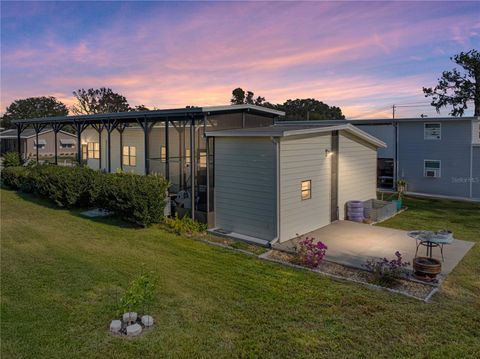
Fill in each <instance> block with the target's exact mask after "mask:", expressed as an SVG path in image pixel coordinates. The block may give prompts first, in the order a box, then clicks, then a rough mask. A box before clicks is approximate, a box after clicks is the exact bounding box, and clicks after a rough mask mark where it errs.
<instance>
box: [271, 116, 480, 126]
mask: <svg viewBox="0 0 480 359" xmlns="http://www.w3.org/2000/svg"><path fill="white" fill-rule="evenodd" d="M476 120H480V117H478V116H469V117H424V118H421V117H410V118H395V119H391V118H390V119H389V118H379V119H364V120H355V119H351V120H315V121H289V120H288V119H287V120H280V121H277V123H279V124H282V125H310V126H316V125H318V124H328V125H336V124H342V123H345V122H348V123H351V124H354V125H390V124H393V123H401V122H447V121H451V122H456V121H476Z"/></svg>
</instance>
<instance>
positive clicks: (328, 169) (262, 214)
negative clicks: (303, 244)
mask: <svg viewBox="0 0 480 359" xmlns="http://www.w3.org/2000/svg"><path fill="white" fill-rule="evenodd" d="M283 115H284V113H283V112H281V111H276V110H272V109H268V108H264V107H260V106H253V105H231V106H217V107H197V108H186V109H173V110H154V111H144V112H124V113H111V114H97V115H84V116H66V117H57V118H46V119H32V120H24V121H20V122H16V124H17V125H18V126H33V125H36V126H38V125H41V124H44V123H48V124H50V125H51V126H54V125H67V124H68V125H71V126H73V127H74V128H76V130H77V138H79V142H80V145H81V147H80V148H78V149H77V150H78V151H79V152H78V156H79V157H80V158H81V160H82V161H84V163H86V164H87V165H88V166H89V167H92V168H95V169H100V170H102V171H106V172H115V171H117V170H123V171H127V172H134V173H138V174H151V173H157V174H161V175H163V176H165V177H166V178H167V179H168V180H169V181H170V182H171V187H170V189H169V195H170V197H171V198H172V200H173V202H174V203H175V204H176V205H175V210H177V211H178V212H181V211H189V212H191V214H192V216H193V217H194V218H196V219H199V220H201V221H204V222H206V223H208V225H209V227H210V228H214V229H217V230H218V231H220V232H223V233H227V232H228V233H229V235H232V236H233V235H236V236H240V237H242V236H243V237H244V238H250V239H254V240H257V241H261V242H262V243H264V244H266V243H268V242H272V241H275V240H280V241H283V240H287V239H290V238H293V237H295V236H296V235H297V234H304V233H307V232H309V231H311V230H313V229H316V228H319V227H322V226H324V225H327V224H329V223H331V222H332V221H335V220H337V219H344V218H345V209H344V208H345V204H346V202H347V201H349V200H367V199H371V198H375V197H376V163H377V160H376V158H377V149H378V148H380V147H382V146H384V145H385V144H384V143H383V142H382V141H380V140H378V139H376V138H375V137H373V136H371V135H369V134H367V133H365V132H363V131H361V130H359V129H358V128H356V127H355V126H352V125H349V124H348V123H345V122H344V123H342V124H341V125H337V126H328V127H325V126H324V123H323V122H322V123H320V124H317V125H316V126H315V127H314V128H310V126H300V127H299V126H283V125H275V121H276V120H278V118H279V117H280V116H283ZM192 208H193V211H192Z"/></svg>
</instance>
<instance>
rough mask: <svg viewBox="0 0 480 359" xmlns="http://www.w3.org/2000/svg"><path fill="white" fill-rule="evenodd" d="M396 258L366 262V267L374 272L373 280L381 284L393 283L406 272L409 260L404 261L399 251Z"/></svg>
mask: <svg viewBox="0 0 480 359" xmlns="http://www.w3.org/2000/svg"><path fill="white" fill-rule="evenodd" d="M395 257H396V259H392V260H388V259H387V258H383V259H372V260H368V261H366V263H365V267H366V268H367V269H368V270H369V271H371V272H372V274H373V278H374V279H373V280H374V282H375V283H377V284H380V285H392V284H394V283H395V282H396V281H397V280H398V279H400V278H401V277H402V275H403V274H404V273H406V267H407V266H409V265H410V263H409V262H403V260H402V255H401V254H400V252H399V251H396V252H395Z"/></svg>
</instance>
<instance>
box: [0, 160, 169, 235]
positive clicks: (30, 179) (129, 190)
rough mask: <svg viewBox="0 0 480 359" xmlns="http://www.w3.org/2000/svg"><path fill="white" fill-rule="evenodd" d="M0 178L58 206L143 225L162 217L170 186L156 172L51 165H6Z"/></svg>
mask: <svg viewBox="0 0 480 359" xmlns="http://www.w3.org/2000/svg"><path fill="white" fill-rule="evenodd" d="M1 178H2V181H3V183H4V184H5V185H7V186H9V187H11V188H13V189H16V190H20V191H22V192H35V193H36V194H38V195H40V196H43V197H46V198H48V199H50V200H52V201H53V202H55V203H56V204H57V205H58V206H60V207H87V206H98V207H102V208H105V209H108V210H110V211H112V212H114V213H116V214H117V215H119V216H120V217H122V218H124V219H127V220H131V221H133V222H135V223H138V224H140V225H143V226H147V225H149V224H151V223H159V222H160V221H161V220H162V218H163V212H164V208H165V204H166V192H167V189H168V186H169V183H168V181H167V180H166V179H165V178H164V177H161V176H157V175H148V176H140V175H136V174H125V173H110V174H106V173H101V172H99V171H95V170H92V169H90V168H87V167H59V166H52V165H36V166H31V167H9V168H5V169H4V170H3V171H2V174H1Z"/></svg>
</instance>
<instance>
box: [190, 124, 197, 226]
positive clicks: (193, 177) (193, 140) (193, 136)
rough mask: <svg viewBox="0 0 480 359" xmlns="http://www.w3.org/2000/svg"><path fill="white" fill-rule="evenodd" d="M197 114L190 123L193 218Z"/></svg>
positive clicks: (193, 217)
mask: <svg viewBox="0 0 480 359" xmlns="http://www.w3.org/2000/svg"><path fill="white" fill-rule="evenodd" d="M195 159H196V158H195V116H191V123H190V185H191V192H192V193H191V195H192V198H191V200H192V219H195V167H196V166H195Z"/></svg>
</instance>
